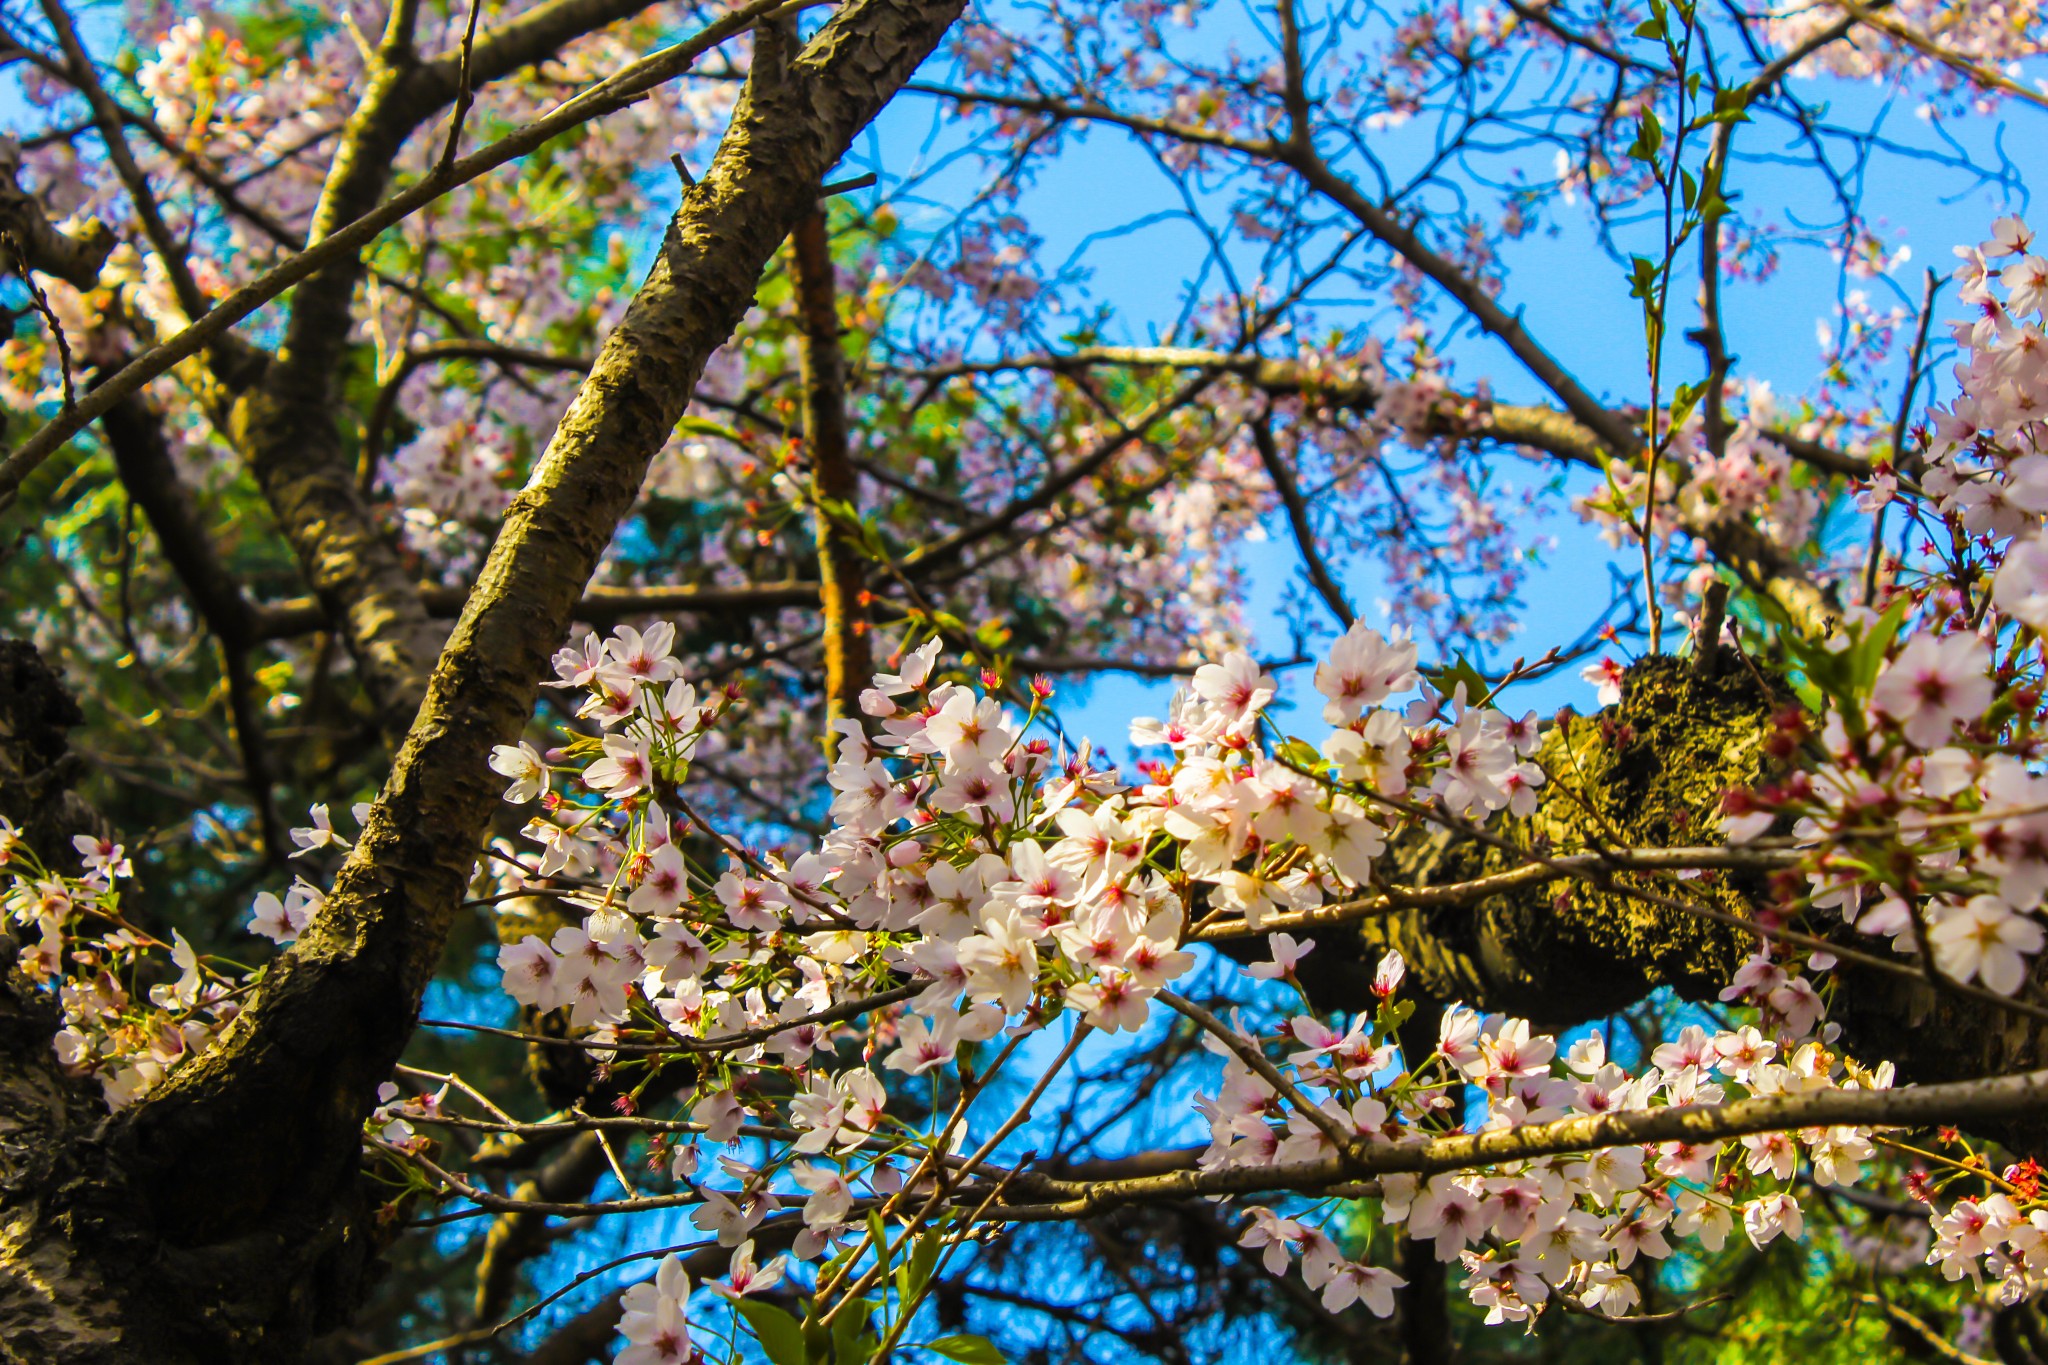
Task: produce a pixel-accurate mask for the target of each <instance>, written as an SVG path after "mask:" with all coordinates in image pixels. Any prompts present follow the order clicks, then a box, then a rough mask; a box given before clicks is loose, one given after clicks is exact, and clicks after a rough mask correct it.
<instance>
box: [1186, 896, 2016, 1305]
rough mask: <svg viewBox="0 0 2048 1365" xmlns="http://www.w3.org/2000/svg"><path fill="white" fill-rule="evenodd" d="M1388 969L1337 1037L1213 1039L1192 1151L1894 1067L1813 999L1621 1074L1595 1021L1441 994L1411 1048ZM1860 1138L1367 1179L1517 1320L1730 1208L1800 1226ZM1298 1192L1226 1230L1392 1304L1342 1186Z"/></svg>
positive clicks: (1268, 1150)
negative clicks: (1368, 1008)
mask: <svg viewBox="0 0 2048 1365" xmlns="http://www.w3.org/2000/svg"><path fill="white" fill-rule="evenodd" d="M1312 947H1313V944H1312V943H1297V942H1295V941H1294V940H1293V939H1292V938H1291V937H1289V936H1287V935H1274V940H1273V960H1272V961H1271V962H1270V963H1260V964H1257V965H1255V966H1253V967H1252V968H1250V969H1249V970H1250V971H1251V972H1252V974H1253V975H1255V976H1261V977H1266V978H1274V977H1279V978H1284V979H1286V980H1289V981H1292V980H1294V969H1295V965H1296V963H1298V962H1299V960H1300V959H1301V957H1302V956H1303V955H1305V954H1306V953H1307V952H1308V951H1309V950H1310V948H1312ZM1402 975H1403V969H1402V963H1401V960H1400V958H1399V957H1398V955H1392V954H1390V955H1389V956H1388V958H1387V960H1386V961H1385V962H1383V963H1382V964H1381V967H1380V970H1379V973H1378V977H1377V981H1376V984H1375V987H1374V990H1375V994H1376V995H1378V997H1379V999H1380V1002H1381V1003H1380V1005H1379V1008H1378V1011H1377V1012H1376V1014H1374V1015H1367V1014H1364V1013H1361V1014H1360V1015H1358V1016H1356V1017H1354V1018H1353V1020H1352V1022H1351V1025H1350V1027H1349V1029H1348V1030H1345V1031H1343V1032H1341V1033H1340V1032H1339V1031H1338V1030H1336V1029H1335V1028H1333V1027H1331V1026H1330V1025H1329V1024H1327V1023H1325V1022H1324V1021H1322V1020H1321V1019H1318V1018H1317V1017H1316V1016H1314V1015H1312V1014H1301V1015H1297V1016H1295V1017H1294V1018H1293V1019H1291V1020H1288V1021H1287V1022H1285V1023H1283V1024H1281V1025H1280V1026H1279V1027H1278V1028H1277V1029H1275V1030H1273V1031H1271V1032H1269V1033H1266V1034H1256V1033H1249V1032H1245V1033H1240V1035H1239V1037H1238V1039H1237V1046H1235V1047H1224V1046H1218V1047H1217V1048H1216V1050H1217V1051H1219V1052H1222V1053H1223V1054H1224V1055H1225V1068H1224V1077H1223V1084H1222V1087H1221V1089H1220V1091H1219V1092H1218V1093H1217V1094H1216V1095H1215V1096H1204V1097H1202V1098H1201V1099H1200V1100H1198V1104H1199V1105H1200V1107H1201V1109H1202V1112H1203V1114H1204V1116H1205V1117H1206V1118H1207V1119H1208V1121H1209V1130H1210V1145H1209V1148H1208V1150H1207V1151H1206V1152H1204V1153H1203V1156H1202V1166H1203V1167H1204V1169H1218V1168H1226V1167H1258V1166H1276V1167H1277V1166H1287V1165H1290V1164H1294V1163H1300V1162H1311V1161H1315V1160H1317V1159H1320V1158H1328V1157H1329V1156H1331V1155H1333V1154H1334V1153H1335V1151H1336V1142H1337V1141H1338V1140H1340V1139H1341V1140H1342V1141H1344V1142H1345V1143H1346V1144H1347V1145H1350V1146H1352V1148H1353V1150H1354V1152H1358V1151H1362V1152H1363V1154H1364V1156H1365V1158H1366V1160H1368V1161H1369V1160H1370V1159H1371V1156H1372V1153H1373V1152H1374V1150H1375V1149H1387V1150H1394V1149H1399V1148H1401V1147H1417V1146H1421V1145H1426V1144H1427V1143H1428V1142H1429V1140H1430V1139H1431V1138H1432V1137H1433V1136H1441V1135H1444V1134H1447V1133H1455V1132H1459V1131H1467V1130H1469V1131H1474V1132H1492V1131H1499V1130H1509V1129H1517V1128H1523V1127H1526V1126H1528V1125H1531V1124H1541V1123H1546V1122H1549V1121H1552V1120H1556V1119H1564V1118H1569V1117H1572V1116H1575V1115H1588V1114H1620V1113H1628V1112H1631V1111H1649V1110H1654V1109H1658V1108H1662V1107H1665V1106H1704V1105H1715V1104H1720V1103H1723V1102H1725V1101H1728V1100H1733V1099H1739V1098H1742V1097H1745V1096H1752V1095H1759V1096H1767V1095H1799V1094H1805V1093H1809V1092H1813V1091H1817V1090H1825V1089H1888V1088H1890V1086H1891V1082H1892V1070H1891V1067H1890V1064H1889V1063H1886V1064H1881V1065H1879V1066H1878V1067H1876V1068H1874V1069H1872V1070H1864V1069H1862V1068H1860V1067H1858V1066H1856V1065H1855V1064H1854V1063H1852V1062H1849V1061H1848V1060H1847V1059H1845V1058H1843V1057H1841V1056H1839V1055H1837V1054H1836V1053H1834V1052H1832V1051H1830V1050H1829V1047H1828V1045H1827V1043H1826V1041H1825V1036H1826V1035H1825V1033H1824V1034H1823V1035H1822V1036H1820V1037H1815V1036H1813V1030H1814V1028H1815V1025H1816V1024H1817V1022H1818V1018H1819V1011H1818V1009H1817V1008H1815V1009H1813V1010H1810V1011H1805V1010H1802V1011H1799V1012H1797V1013H1795V1014H1793V1015H1791V1016H1784V1015H1779V1016H1776V1017H1775V1020H1774V1022H1775V1024H1776V1027H1775V1028H1774V1029H1773V1030H1772V1031H1771V1032H1769V1033H1766V1032H1765V1031H1763V1030H1762V1029H1759V1028H1758V1027H1756V1026H1755V1025H1743V1026H1741V1027H1738V1028H1728V1029H1717V1030H1715V1031H1713V1032H1708V1031H1707V1030H1706V1029H1704V1028H1702V1027H1699V1026H1697V1025H1693V1026H1688V1027H1686V1028H1684V1029H1683V1030H1682V1031H1681V1032H1680V1033H1679V1034H1678V1036H1677V1037H1676V1038H1674V1039H1672V1040H1670V1041H1668V1042H1665V1043H1663V1044H1661V1045H1659V1046H1658V1047H1657V1048H1656V1049H1655V1050H1654V1051H1653V1052H1652V1053H1651V1055H1650V1057H1649V1058H1648V1060H1647V1064H1646V1065H1644V1066H1643V1067H1642V1068H1641V1069H1640V1070H1638V1071H1634V1072H1631V1071H1629V1070H1627V1069H1624V1068H1623V1067H1622V1066H1620V1065H1618V1064H1617V1063H1616V1062H1615V1061H1614V1060H1613V1059H1611V1058H1610V1057H1609V1056H1608V1054H1607V1050H1606V1045H1605V1042H1604V1040H1603V1039H1602V1037H1601V1036H1600V1035H1599V1034H1597V1033H1596V1034H1591V1035H1588V1036H1586V1037H1583V1038H1581V1039H1580V1040H1579V1041H1578V1042H1577V1043H1575V1044H1574V1045H1573V1046H1572V1047H1571V1048H1570V1049H1569V1050H1567V1051H1565V1052H1564V1053H1562V1054H1560V1052H1559V1049H1558V1046H1557V1041H1556V1039H1554V1038H1552V1037H1550V1036H1548V1035H1545V1034H1540V1033H1536V1032H1534V1031H1532V1030H1531V1028H1530V1026H1529V1023H1528V1021H1526V1020H1522V1019H1510V1018H1507V1017H1505V1016H1502V1015H1497V1014H1496V1015H1486V1016H1481V1015H1479V1014H1477V1013H1475V1012H1474V1011H1472V1010H1469V1009H1464V1008H1459V1007H1453V1008H1451V1009H1449V1010H1447V1011H1446V1012H1445V1013H1444V1015H1443V1017H1442V1021H1441V1025H1440V1029H1439V1033H1438V1038H1437V1043H1436V1049H1435V1051H1434V1052H1432V1053H1431V1054H1430V1055H1429V1056H1428V1057H1426V1058H1419V1059H1404V1058H1402V1057H1401V1055H1400V1050H1399V1047H1398V1045H1397V1044H1396V1043H1395V1041H1394V1037H1393V1032H1394V1027H1395V1026H1396V1025H1397V1024H1398V1022H1399V1021H1400V1019H1401V1018H1403V1017H1404V1015H1405V1010H1404V1009H1403V1008H1402V1006H1401V1005H1400V1003H1399V1002H1398V1000H1397V992H1398V990H1399V986H1400V983H1401V979H1402ZM1800 984H1802V985H1803V984H1804V983H1800ZM1807 993H1808V994H1809V995H1810V987H1809V988H1808V992H1807ZM1764 1019H1765V1021H1767V1022H1768V1021H1773V1016H1770V1015H1768V1014H1766V1015H1765V1016H1764ZM1271 1047H1279V1048H1282V1049H1286V1050H1287V1052H1286V1056H1285V1059H1284V1060H1285V1065H1284V1067H1283V1066H1282V1065H1281V1064H1280V1062H1279V1061H1278V1060H1277V1059H1276V1060H1274V1063H1273V1064H1274V1070H1275V1072H1276V1073H1277V1074H1278V1075H1280V1076H1281V1077H1282V1078H1283V1079H1285V1080H1286V1082H1287V1084H1288V1085H1289V1086H1291V1087H1292V1089H1293V1091H1294V1093H1295V1094H1298V1095H1300V1096H1302V1097H1303V1098H1305V1099H1309V1100H1311V1101H1312V1102H1313V1103H1314V1105H1315V1108H1316V1110H1317V1111H1319V1112H1317V1113H1315V1114H1313V1115H1312V1114H1310V1113H1309V1112H1308V1111H1306V1110H1304V1109H1302V1108H1300V1107H1298V1106H1296V1105H1293V1104H1290V1103H1289V1102H1288V1098H1287V1097H1286V1096H1285V1095H1284V1094H1283V1092H1282V1091H1281V1090H1280V1088H1278V1087H1276V1086H1275V1085H1274V1083H1273V1082H1272V1080H1270V1079H1268V1078H1267V1077H1266V1076H1263V1075H1261V1074H1260V1073H1259V1072H1258V1071H1255V1070H1254V1069H1253V1068H1252V1067H1251V1066H1250V1065H1248V1064H1247V1062H1246V1060H1245V1055H1244V1054H1247V1053H1253V1054H1257V1055H1261V1056H1263V1055H1264V1053H1265V1051H1266V1049H1268V1048H1271ZM1475 1097H1476V1099H1475ZM1874 1154H1875V1148H1874V1146H1873V1145H1872V1142H1871V1137H1870V1134H1869V1132H1868V1131H1867V1130H1862V1129H1857V1128H1850V1127H1839V1126H1837V1127H1825V1128H1808V1129H1801V1130H1798V1131H1795V1132H1790V1133H1759V1134H1753V1135H1750V1136H1745V1137H1742V1138H1738V1139H1735V1140H1732V1141H1713V1142H1705V1143H1697V1144H1692V1143H1683V1142H1662V1143H1649V1144H1635V1145H1623V1146H1614V1147H1607V1148H1604V1149H1599V1150H1594V1151H1589V1152H1575V1153H1571V1154H1568V1155H1559V1156H1544V1157H1538V1158H1534V1159H1531V1160H1526V1161H1514V1162H1507V1163H1503V1164H1499V1165H1495V1166H1490V1167H1477V1168H1474V1169H1468V1170H1462V1171H1459V1172H1457V1173H1455V1174H1448V1173H1447V1174H1441V1175H1432V1176H1429V1177H1427V1178H1419V1177H1417V1176H1415V1175H1410V1174H1391V1175H1386V1176H1382V1177H1381V1178H1380V1180H1379V1182H1378V1183H1379V1201H1380V1202H1379V1212H1380V1219H1381V1221H1382V1222H1383V1223H1384V1224H1386V1225H1388V1226H1392V1227H1400V1228H1402V1229H1404V1230H1405V1232H1406V1234H1407V1235H1408V1236H1410V1237H1413V1238H1416V1239H1417V1240H1419V1241H1426V1242H1430V1243H1432V1244H1433V1245H1434V1248H1435V1251H1436V1256H1437V1259H1439V1260H1441V1261H1445V1262H1457V1263H1459V1264H1460V1265H1461V1266H1462V1267H1463V1269H1464V1272H1465V1280H1464V1287H1465V1288H1466V1290H1467V1291H1468V1292H1469V1293H1470V1294H1471V1297H1472V1300H1473V1302H1475V1303H1477V1304H1479V1305H1480V1306H1482V1307H1484V1308H1486V1310H1487V1321H1488V1322H1493V1323H1499V1322H1504V1321H1523V1320H1526V1319H1528V1318H1530V1317H1531V1316H1532V1315H1534V1314H1536V1313H1539V1312H1541V1311H1542V1309H1543V1306H1544V1304H1545V1302H1546V1301H1547V1300H1549V1299H1550V1298H1551V1297H1552V1296H1554V1295H1564V1296H1568V1297H1570V1298H1571V1299H1572V1300H1574V1301H1575V1302H1576V1303H1577V1304H1578V1305H1580V1306H1582V1307H1585V1308H1589V1309H1594V1310H1597V1311H1599V1312H1602V1313H1606V1314H1608V1315H1610V1316H1616V1317H1619V1316H1622V1315H1624V1314H1626V1313H1628V1312H1629V1311H1630V1310H1631V1309H1632V1308H1633V1307H1634V1306H1635V1305H1636V1303H1637V1301H1638V1286H1637V1282H1636V1280H1635V1279H1633V1278H1631V1277H1630V1275H1629V1274H1628V1271H1629V1268H1630V1266H1632V1265H1633V1264H1634V1263H1635V1261H1636V1260H1637V1258H1638V1257H1647V1258H1649V1259H1652V1260H1662V1259H1664V1258H1666V1257H1668V1256H1670V1255H1671V1254H1672V1253H1673V1250H1674V1242H1676V1241H1680V1240H1683V1239H1687V1238H1690V1239H1692V1240H1694V1241H1696V1242H1697V1243H1699V1245H1700V1246H1701V1247H1703V1248H1704V1249H1706V1250H1708V1251H1717V1250H1719V1249H1720V1248H1721V1247H1722V1245H1723V1244H1724V1243H1725V1241H1726V1239H1727V1238H1728V1236H1729V1234H1730V1232H1731V1231H1732V1230H1733V1229H1734V1228H1735V1227H1736V1226H1738V1225H1739V1226H1740V1227H1741V1228H1742V1231H1743V1233H1744V1235H1745V1236H1747V1237H1748V1238H1749V1240H1750V1241H1751V1242H1753V1243H1754V1244H1755V1245H1756V1246H1758V1247H1762V1246H1764V1245H1766V1244H1768V1243H1769V1242H1771V1241H1772V1240H1773V1239H1775V1238H1777V1237H1779V1236H1789V1237H1791V1238H1793V1239H1795V1240H1796V1239H1798V1238H1799V1237H1800V1236H1801V1234H1802V1232H1803V1229H1804V1217H1803V1214H1802V1213H1801V1210H1800V1205H1799V1201H1798V1198H1797V1197H1796V1196H1795V1194H1794V1193H1793V1190H1794V1188H1795V1186H1796V1185H1797V1183H1798V1182H1799V1180H1800V1179H1801V1178H1802V1172H1803V1173H1804V1177H1803V1178H1806V1179H1810V1180H1811V1181H1812V1183H1814V1184H1815V1185H1819V1186H1822V1187H1828V1186H1835V1185H1853V1184H1855V1183H1856V1181H1857V1180H1858V1179H1860V1178H1861V1176H1862V1174H1863V1163H1865V1162H1867V1161H1869V1160H1870V1159H1871V1158H1872V1156H1873V1155H1874ZM1301 1203H1302V1205H1303V1207H1302V1208H1300V1209H1298V1210H1296V1211H1294V1212H1293V1213H1291V1214H1290V1215H1287V1216H1282V1215H1281V1214H1280V1213H1277V1212H1275V1211H1274V1210H1273V1209H1271V1208H1267V1207H1254V1208H1250V1209H1248V1210H1247V1211H1246V1212H1247V1213H1248V1214H1249V1215H1250V1218H1251V1223H1250V1226H1249V1227H1248V1228H1247V1229H1246V1230H1245V1233H1244V1235H1243V1237H1242V1239H1241V1240H1240V1243H1239V1244H1240V1245H1241V1246H1244V1247H1246V1248H1248V1249H1251V1250H1255V1251H1259V1252H1261V1254H1262V1256H1263V1259H1264V1261H1265V1264H1266V1267H1267V1269H1269V1270H1271V1271H1273V1272H1274V1273H1275V1274H1279V1273H1282V1272H1284V1271H1285V1270H1286V1269H1287V1268H1288V1266H1289V1264H1290V1263H1291V1262H1292V1261H1293V1260H1294V1259H1295V1258H1296V1257H1298V1258H1299V1261H1300V1269H1301V1274H1302V1277H1303V1279H1304V1281H1305V1282H1306V1283H1307V1285H1308V1286H1309V1288H1311V1289H1314V1290H1317V1291H1319V1292H1320V1294H1321V1296H1322V1301H1323V1304H1324V1306H1325V1307H1326V1308H1328V1309H1330V1310H1331V1311H1333V1312H1334V1311H1337V1310H1339V1309H1342V1308H1344V1307H1347V1306H1348V1305H1350V1304H1352V1303H1354V1302H1359V1303H1363V1304H1365V1305H1366V1307H1367V1308H1369V1309H1370V1310H1371V1311H1373V1312H1374V1313H1377V1314H1379V1315H1381V1316H1385V1315H1387V1314H1388V1313H1390V1312H1392V1310H1393V1290H1394V1289H1396V1288H1398V1287H1400V1285H1401V1284H1402V1283H1403V1282H1402V1281H1401V1280H1400V1279H1399V1277H1397V1276H1395V1275H1394V1274H1393V1273H1392V1272H1390V1271H1388V1270H1385V1269H1383V1268H1380V1267H1377V1266H1372V1265H1367V1264H1362V1263H1360V1262H1359V1261H1357V1260H1355V1259H1351V1258H1348V1257H1346V1256H1345V1255H1344V1254H1343V1252H1342V1250H1341V1249H1340V1245H1339V1239H1340V1237H1341V1236H1342V1235H1343V1232H1344V1229H1345V1226H1347V1225H1353V1223H1354V1220H1353V1219H1352V1218H1351V1217H1350V1215H1349V1214H1348V1211H1347V1205H1346V1202H1345V1201H1344V1200H1341V1199H1322V1200H1317V1199H1313V1198H1307V1199H1304V1200H1302V1201H1301ZM2044 1222H2048V1219H2044ZM1332 1224H1335V1225H1338V1226H1336V1227H1335V1229H1334V1231H1335V1233H1336V1235H1333V1229H1332V1228H1331V1225H1332Z"/></svg>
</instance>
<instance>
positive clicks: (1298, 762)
mask: <svg viewBox="0 0 2048 1365" xmlns="http://www.w3.org/2000/svg"><path fill="white" fill-rule="evenodd" d="M1274 757H1276V758H1278V759H1279V760H1280V761H1281V762H1282V763H1285V764H1286V765H1287V766H1288V767H1290V768H1300V769H1304V770H1306V771H1308V772H1314V771H1316V770H1317V769H1318V768H1321V767H1322V766H1323V756H1322V755H1321V754H1319V753H1317V752H1316V747H1315V745H1313V744H1310V743H1309V742H1308V741H1307V740H1304V739H1290V740H1288V741H1287V742H1286V743H1285V744H1283V745H1281V746H1280V750H1279V752H1278V753H1277V754H1275V755H1274Z"/></svg>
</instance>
